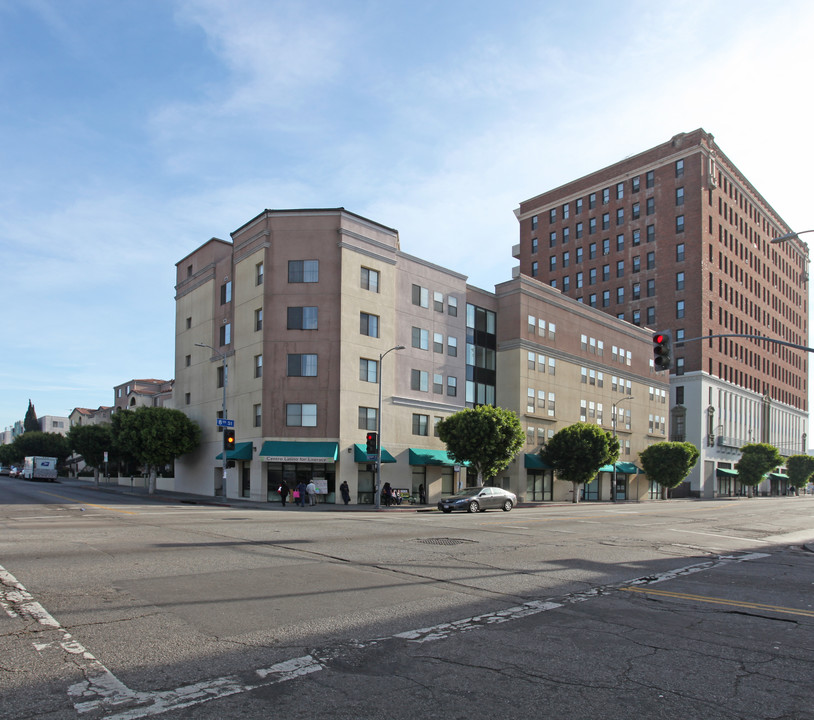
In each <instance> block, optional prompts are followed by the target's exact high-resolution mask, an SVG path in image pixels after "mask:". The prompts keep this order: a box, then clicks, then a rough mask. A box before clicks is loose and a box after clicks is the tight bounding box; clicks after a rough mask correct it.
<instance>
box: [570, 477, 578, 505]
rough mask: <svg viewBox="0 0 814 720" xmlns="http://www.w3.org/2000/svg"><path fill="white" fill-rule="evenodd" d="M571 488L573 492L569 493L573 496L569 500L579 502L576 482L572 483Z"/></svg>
mask: <svg viewBox="0 0 814 720" xmlns="http://www.w3.org/2000/svg"><path fill="white" fill-rule="evenodd" d="M571 486H572V487H573V490H572V491H571V494H572V495H573V496H574V497H573V499H572V500H571V502H573V503H578V502H579V483H578V482H572V483H571Z"/></svg>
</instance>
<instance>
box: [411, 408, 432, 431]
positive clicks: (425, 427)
mask: <svg viewBox="0 0 814 720" xmlns="http://www.w3.org/2000/svg"><path fill="white" fill-rule="evenodd" d="M429 427H430V416H429V415H419V414H418V413H413V435H424V436H427V435H428V434H429Z"/></svg>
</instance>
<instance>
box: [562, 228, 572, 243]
mask: <svg viewBox="0 0 814 720" xmlns="http://www.w3.org/2000/svg"><path fill="white" fill-rule="evenodd" d="M570 239H571V228H567V227H564V228H563V229H562V244H563V245H566V244H567V243H568V241H569V240H570Z"/></svg>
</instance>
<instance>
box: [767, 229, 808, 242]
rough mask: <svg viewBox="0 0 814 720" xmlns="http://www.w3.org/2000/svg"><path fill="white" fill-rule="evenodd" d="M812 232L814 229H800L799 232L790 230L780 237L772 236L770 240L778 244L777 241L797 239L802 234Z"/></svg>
mask: <svg viewBox="0 0 814 720" xmlns="http://www.w3.org/2000/svg"><path fill="white" fill-rule="evenodd" d="M810 232H814V230H800V231H799V232H790V233H786V234H785V235H781V236H780V237H776V238H772V239H771V240H770V242H771V243H773V244H775V245H777V243H781V242H786V240H796V239H798V238H799V236H800V235H803V234H804V233H810Z"/></svg>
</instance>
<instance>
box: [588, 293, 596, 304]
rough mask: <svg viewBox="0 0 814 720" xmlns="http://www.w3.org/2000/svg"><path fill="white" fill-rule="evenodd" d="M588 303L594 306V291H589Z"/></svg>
mask: <svg viewBox="0 0 814 720" xmlns="http://www.w3.org/2000/svg"><path fill="white" fill-rule="evenodd" d="M588 305H590V306H591V307H596V293H591V294H590V295H589V296H588Z"/></svg>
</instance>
